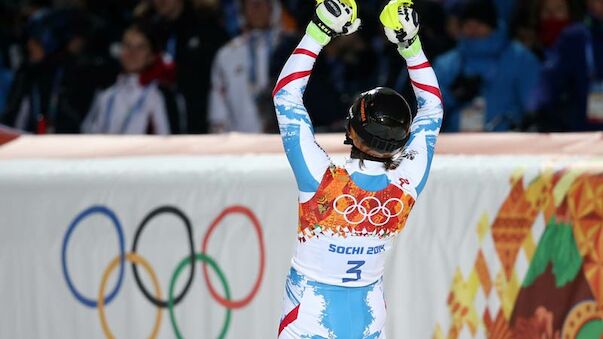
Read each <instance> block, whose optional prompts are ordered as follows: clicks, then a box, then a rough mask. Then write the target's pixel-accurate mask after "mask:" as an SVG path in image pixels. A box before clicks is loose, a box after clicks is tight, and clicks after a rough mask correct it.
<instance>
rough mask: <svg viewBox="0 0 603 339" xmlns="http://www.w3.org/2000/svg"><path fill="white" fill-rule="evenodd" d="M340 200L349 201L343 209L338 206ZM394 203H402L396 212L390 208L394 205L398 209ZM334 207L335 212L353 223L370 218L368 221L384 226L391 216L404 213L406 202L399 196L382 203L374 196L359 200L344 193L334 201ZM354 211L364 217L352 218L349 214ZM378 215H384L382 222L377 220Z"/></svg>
mask: <svg viewBox="0 0 603 339" xmlns="http://www.w3.org/2000/svg"><path fill="white" fill-rule="evenodd" d="M344 199H345V200H344ZM339 201H346V202H347V204H346V207H345V208H344V209H343V210H342V209H340V208H339V207H338V202H339ZM371 201H374V202H375V203H374V204H373V206H371ZM392 203H397V204H399V205H400V209H399V210H398V211H397V212H396V213H393V212H392V210H391V209H390V208H389V207H392V208H393V210H394V211H395V210H396V209H395V206H396V205H392ZM333 209H334V210H335V212H337V213H339V214H341V215H343V218H344V219H345V221H347V222H348V223H349V224H351V225H358V224H360V223H362V222H363V221H365V220H367V219H368V221H369V222H370V223H371V224H373V225H374V226H383V225H385V224H387V223H388V222H389V221H390V220H391V218H393V217H397V216H399V215H400V213H402V211H403V210H404V203H403V202H402V200H400V199H398V198H391V199H389V200H387V201H386V202H385V203H384V204H381V201H380V200H379V199H377V198H375V197H372V196H368V197H365V198H364V199H362V200H360V202H358V201H357V200H356V198H355V197H354V196H352V195H350V194H342V195H340V196H338V197H337V199H335V201H333ZM354 212H357V213H358V214H360V215H361V216H362V218H361V219H359V220H350V218H349V216H350V215H351V214H353V213H354ZM377 215H379V216H382V217H383V218H382V219H383V220H382V221H381V222H379V221H378V220H375V219H377V217H376V216H377Z"/></svg>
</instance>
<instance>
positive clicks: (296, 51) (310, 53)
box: [293, 48, 318, 59]
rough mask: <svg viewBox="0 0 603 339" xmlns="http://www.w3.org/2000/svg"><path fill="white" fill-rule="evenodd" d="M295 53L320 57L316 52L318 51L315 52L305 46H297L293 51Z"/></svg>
mask: <svg viewBox="0 0 603 339" xmlns="http://www.w3.org/2000/svg"><path fill="white" fill-rule="evenodd" d="M293 54H304V55H307V56H309V57H312V58H314V59H316V58H317V57H318V54H316V53H314V52H312V51H310V50H307V49H305V48H296V49H295V50H294V51H293Z"/></svg>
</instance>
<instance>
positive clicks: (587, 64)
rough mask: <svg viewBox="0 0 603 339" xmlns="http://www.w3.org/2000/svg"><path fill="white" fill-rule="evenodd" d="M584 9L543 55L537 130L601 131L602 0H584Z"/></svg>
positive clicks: (602, 114)
mask: <svg viewBox="0 0 603 339" xmlns="http://www.w3.org/2000/svg"><path fill="white" fill-rule="evenodd" d="M549 1H552V0H549ZM587 9H588V14H587V16H586V18H585V19H584V21H583V22H580V23H576V24H574V25H571V26H569V27H566V28H565V29H563V30H561V32H560V34H559V36H558V39H555V40H554V41H553V42H554V45H553V46H552V49H551V51H550V52H549V53H547V55H546V63H545V67H544V69H543V73H542V78H541V82H540V86H539V90H538V96H537V99H538V107H539V114H538V116H537V124H538V128H539V130H541V131H587V130H603V0H588V1H587ZM560 12H563V11H560ZM565 17H566V16H565ZM565 17H564V16H560V18H561V20H564V19H565ZM550 40H553V39H550Z"/></svg>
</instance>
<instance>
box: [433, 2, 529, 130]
mask: <svg viewBox="0 0 603 339" xmlns="http://www.w3.org/2000/svg"><path fill="white" fill-rule="evenodd" d="M459 20H460V23H461V37H460V39H459V41H458V45H457V47H456V48H455V49H453V50H451V51H450V52H448V53H446V54H444V55H442V56H440V57H439V58H438V59H436V61H435V65H434V69H435V72H436V75H437V77H438V79H439V81H440V87H441V89H442V94H443V96H444V102H445V107H446V108H445V109H446V115H447V117H446V119H444V126H443V130H444V131H447V132H458V131H475V132H479V131H508V130H519V129H521V127H522V126H523V121H524V117H525V116H526V115H527V113H530V112H533V111H534V109H535V100H534V91H535V88H536V85H537V83H538V77H539V73H540V63H539V61H538V59H537V58H536V56H534V55H533V54H532V53H531V52H530V51H529V50H527V49H526V48H525V47H523V46H522V45H521V44H519V43H518V42H514V41H511V40H510V39H509V37H508V29H507V25H506V24H505V23H504V22H503V21H501V20H499V19H498V16H497V13H496V7H495V6H494V4H493V3H492V2H491V1H485V0H470V1H468V2H466V3H464V4H463V6H462V8H461V9H460V17H459Z"/></svg>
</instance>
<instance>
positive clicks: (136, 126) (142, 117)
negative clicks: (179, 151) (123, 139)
mask: <svg viewBox="0 0 603 339" xmlns="http://www.w3.org/2000/svg"><path fill="white" fill-rule="evenodd" d="M158 57H160V56H159V54H158V48H157V47H156V44H155V43H154V39H153V36H152V33H151V31H150V30H149V29H148V28H147V26H145V25H143V24H134V25H132V26H131V27H130V28H128V29H127V30H126V32H125V33H124V36H123V39H122V44H121V57H120V60H121V65H122V67H123V72H122V74H120V75H119V77H118V79H117V81H116V82H115V84H114V85H113V86H111V87H109V88H108V89H106V90H104V91H102V92H100V93H99V94H97V96H96V98H95V99H94V103H93V104H92V108H91V110H90V112H89V113H88V115H87V117H86V119H85V120H84V122H83V123H82V133H94V134H169V133H170V126H169V123H168V118H167V109H166V104H165V99H164V97H163V94H162V92H161V91H160V90H159V88H158V86H157V81H155V80H152V79H147V77H141V74H142V73H143V72H144V71H145V70H147V69H149V68H150V67H151V66H152V65H154V63H155V61H156V58H158Z"/></svg>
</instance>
